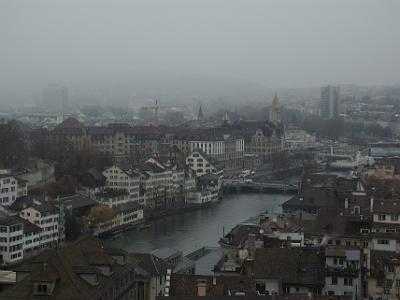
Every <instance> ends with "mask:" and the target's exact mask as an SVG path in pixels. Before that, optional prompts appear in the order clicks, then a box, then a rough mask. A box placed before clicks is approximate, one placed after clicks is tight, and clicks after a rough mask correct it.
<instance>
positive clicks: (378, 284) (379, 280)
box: [376, 278, 383, 287]
mask: <svg viewBox="0 0 400 300" xmlns="http://www.w3.org/2000/svg"><path fill="white" fill-rule="evenodd" d="M376 286H377V287H383V279H381V278H378V279H377V280H376Z"/></svg>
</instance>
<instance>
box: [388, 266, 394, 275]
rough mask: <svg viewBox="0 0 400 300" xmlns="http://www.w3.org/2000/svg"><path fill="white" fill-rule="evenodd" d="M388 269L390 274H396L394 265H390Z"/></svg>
mask: <svg viewBox="0 0 400 300" xmlns="http://www.w3.org/2000/svg"><path fill="white" fill-rule="evenodd" d="M387 269H388V272H389V273H394V266H393V265H388V266H387Z"/></svg>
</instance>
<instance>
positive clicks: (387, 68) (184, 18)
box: [0, 0, 400, 97]
mask: <svg viewBox="0 0 400 300" xmlns="http://www.w3.org/2000/svg"><path fill="white" fill-rule="evenodd" d="M399 13H400V1H399V0H387V1H386V0H375V1H372V0H357V1H356V0H332V1H331V0H292V1H285V0H276V1H269V0H260V1H256V0H254V1H253V0H242V1H235V0H197V1H192V0H182V1H178V0H162V1H161V0H160V1H151V0H143V1H135V0H127V1H118V0H108V1H103V0H90V1H89V0H76V1H75V0H68V1H57V0H48V1H42V0H35V1H32V0H26V1H19V0H1V1H0V97H1V96H2V93H3V95H4V94H9V93H21V92H22V91H29V90H32V89H34V88H36V89H40V88H42V86H43V85H44V84H46V83H49V82H66V83H67V84H68V82H72V81H74V80H77V78H85V77H96V76H102V75H103V74H113V73H115V72H117V73H118V72H122V73H123V72H125V71H127V70H129V71H132V70H133V71H135V72H139V73H140V72H141V71H146V72H150V73H151V72H172V73H179V74H201V75H207V76H208V75H210V76H222V77H225V76H226V77H236V78H243V79H246V80H251V81H254V82H257V83H259V84H261V85H263V86H265V87H302V86H319V85H323V84H327V83H331V84H339V83H340V84H342V83H354V84H363V85H369V84H370V85H375V84H399V83H400V17H399ZM17 90H18V91H17Z"/></svg>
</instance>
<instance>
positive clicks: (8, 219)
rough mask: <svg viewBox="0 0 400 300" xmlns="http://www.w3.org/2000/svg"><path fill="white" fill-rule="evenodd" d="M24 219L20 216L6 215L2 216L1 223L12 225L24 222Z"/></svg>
mask: <svg viewBox="0 0 400 300" xmlns="http://www.w3.org/2000/svg"><path fill="white" fill-rule="evenodd" d="M23 223H24V219H22V218H21V217H19V216H5V217H4V218H0V225H4V226H11V225H16V224H23Z"/></svg>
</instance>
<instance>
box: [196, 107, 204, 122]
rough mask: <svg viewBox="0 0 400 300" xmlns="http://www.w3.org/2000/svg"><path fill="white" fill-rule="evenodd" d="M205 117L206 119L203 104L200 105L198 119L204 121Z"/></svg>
mask: <svg viewBox="0 0 400 300" xmlns="http://www.w3.org/2000/svg"><path fill="white" fill-rule="evenodd" d="M203 119H204V115H203V110H202V109H201V105H200V108H199V113H198V115H197V120H198V121H202V120H203Z"/></svg>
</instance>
